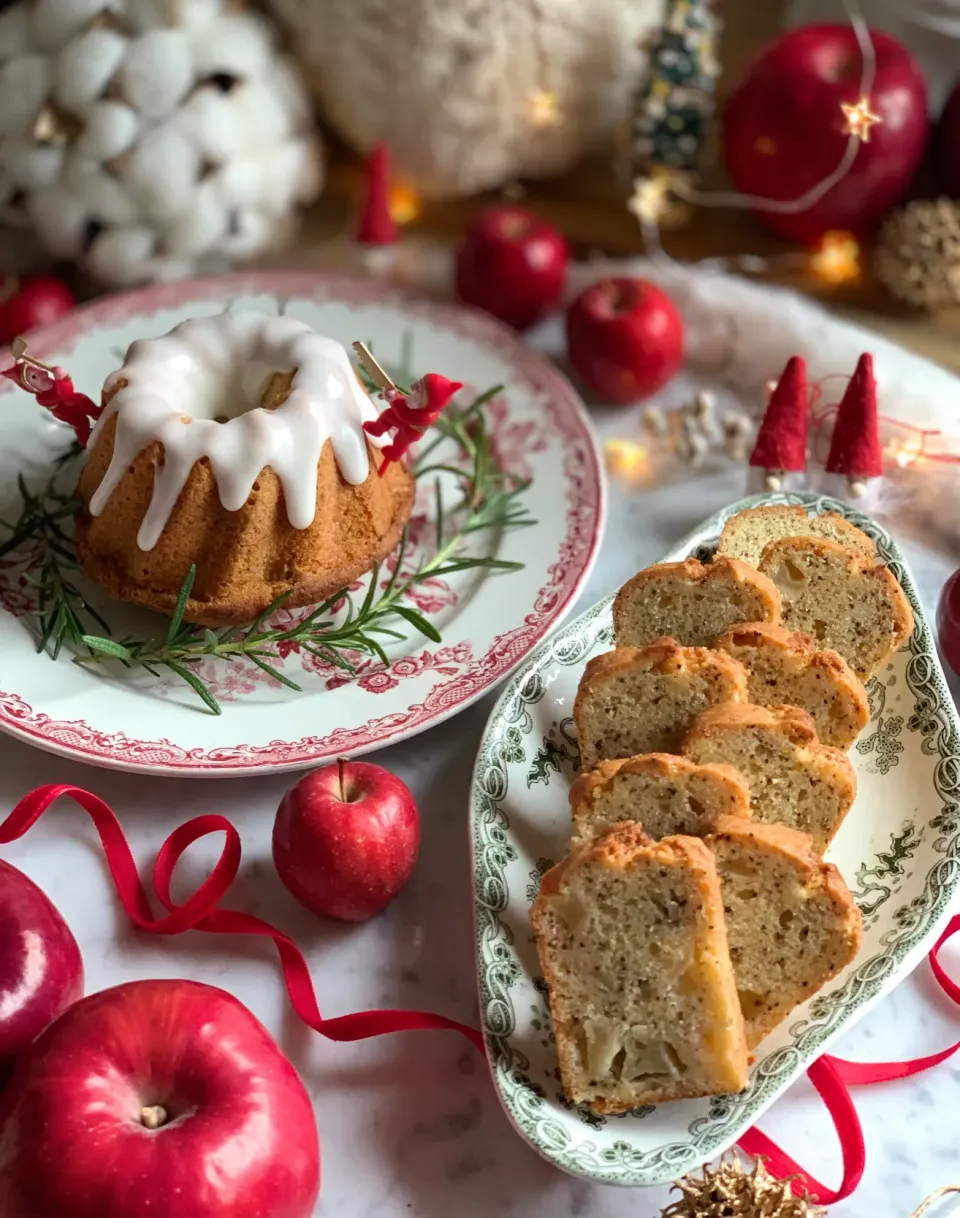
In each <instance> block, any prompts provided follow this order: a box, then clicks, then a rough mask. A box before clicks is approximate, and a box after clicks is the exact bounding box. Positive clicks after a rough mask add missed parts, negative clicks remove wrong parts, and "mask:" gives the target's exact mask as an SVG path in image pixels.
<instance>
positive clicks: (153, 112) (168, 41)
mask: <svg viewBox="0 0 960 1218" xmlns="http://www.w3.org/2000/svg"><path fill="white" fill-rule="evenodd" d="M193 80H194V77H193V63H192V57H191V54H190V45H189V43H188V41H187V36H186V34H184V32H183V31H182V30H150V31H149V32H148V33H146V34H142V35H141V36H140V37H139V38H137V39H135V40H134V42H133V43H132V44H131V46H130V49H129V51H128V53H127V56H126V58H125V59H124V61H123V67H122V68H121V70H120V83H121V86H122V88H123V95H124V98H125V99H126V100H127V101H128V102H129V103H130V104H131V105H132V106H133V107H134V109H136V110H139V111H140V113H141V114H143V115H144V116H146V117H147V118H163V117H164V116H165V115H168V114H170V113H171V111H172V110H173V109H174V108H175V107H176V106H177V104H178V103H179V102H180V101H181V99H182V98H183V97H184V95H185V94H186V92H187V90H188V89H189V88H190V86H191V85H192V84H193Z"/></svg>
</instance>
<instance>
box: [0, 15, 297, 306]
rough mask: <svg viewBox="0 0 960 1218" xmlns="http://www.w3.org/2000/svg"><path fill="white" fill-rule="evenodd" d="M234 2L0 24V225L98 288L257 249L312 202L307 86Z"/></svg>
mask: <svg viewBox="0 0 960 1218" xmlns="http://www.w3.org/2000/svg"><path fill="white" fill-rule="evenodd" d="M235 7H236V6H235V4H234V2H233V0H202V2H201V0H176V2H175V0H163V2H160V0H111V3H110V4H105V3H93V2H91V0H16V2H15V3H13V4H11V5H7V6H6V7H4V8H3V9H2V12H0V134H2V136H3V139H2V141H0V219H3V220H6V221H7V222H8V223H14V224H19V225H21V226H24V227H29V228H32V229H33V230H34V231H35V232H36V233H37V235H38V237H39V239H40V241H41V242H42V243H43V245H44V246H45V247H46V249H47V251H48V252H49V253H50V254H52V255H53V256H54V257H56V258H64V259H70V260H71V261H74V262H76V263H77V264H78V265H79V267H80V268H81V269H82V270H83V271H85V272H86V273H88V274H89V275H91V276H93V277H94V278H95V279H98V280H100V281H101V282H105V283H110V284H131V283H138V282H143V281H145V280H152V279H170V278H174V277H178V276H182V275H188V274H190V273H192V272H193V271H195V270H196V269H198V268H203V269H209V268H211V267H216V266H217V265H218V264H220V263H222V262H224V261H229V260H233V259H244V258H249V257H253V256H255V255H258V254H260V253H262V252H263V251H264V250H266V249H268V248H270V246H271V245H273V244H274V243H275V242H276V240H277V239H278V238H279V237H280V236H282V235H283V234H284V232H285V231H286V229H287V226H288V223H289V219H290V214H291V212H292V211H293V209H294V208H295V207H296V206H297V205H298V204H299V203H301V202H306V201H308V200H309V199H310V198H312V197H313V196H314V195H316V193H317V191H318V190H319V187H320V180H321V169H320V162H319V155H318V154H319V146H318V143H317V137H316V132H315V128H314V124H313V120H312V116H311V114H310V107H309V103H308V100H307V94H306V89H305V86H304V84H303V82H302V80H301V78H300V77H299V75H298V73H297V70H296V69H295V68H294V66H293V64H292V63H291V62H290V61H289V60H288V59H287V58H286V57H285V56H283V55H282V54H280V53H279V52H278V50H277V47H276V36H275V31H274V30H273V29H272V28H271V26H270V25H269V23H268V22H267V21H266V20H264V19H263V18H261V17H259V16H257V15H256V14H254V13H251V12H244V11H234V10H235Z"/></svg>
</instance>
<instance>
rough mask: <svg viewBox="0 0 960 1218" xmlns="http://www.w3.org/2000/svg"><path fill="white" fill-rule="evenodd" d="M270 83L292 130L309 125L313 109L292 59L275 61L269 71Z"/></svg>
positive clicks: (299, 129) (301, 128)
mask: <svg viewBox="0 0 960 1218" xmlns="http://www.w3.org/2000/svg"><path fill="white" fill-rule="evenodd" d="M270 84H271V86H272V88H274V89H275V90H276V93H277V96H278V97H279V98H280V101H281V103H282V105H283V107H284V109H285V110H286V112H287V116H288V118H289V120H290V123H291V125H292V126H293V128H294V130H296V131H301V130H305V129H306V128H307V127H308V126H311V125H312V116H313V110H312V106H311V103H310V95H309V94H308V93H307V89H306V86H305V85H304V83H303V78H302V77H301V76H300V73H299V72H298V71H297V69H296V68H295V67H294V65H293V62H292V60H289V59H280V60H278V61H277V63H276V64H275V65H274V66H273V68H272V69H271V72H270Z"/></svg>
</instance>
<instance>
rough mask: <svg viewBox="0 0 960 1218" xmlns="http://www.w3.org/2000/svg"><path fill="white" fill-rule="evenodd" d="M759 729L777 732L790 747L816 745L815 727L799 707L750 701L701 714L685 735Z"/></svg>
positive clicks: (725, 704)
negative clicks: (784, 738) (733, 729)
mask: <svg viewBox="0 0 960 1218" xmlns="http://www.w3.org/2000/svg"><path fill="white" fill-rule="evenodd" d="M739 727H763V728H767V729H769V730H770V731H776V732H779V733H780V734H781V735H783V736H786V738H787V739H788V740H791V741H792V742H793V743H794V744H800V745H807V746H809V745H812V744H819V741H818V739H817V725H816V724H815V723H814V721H813V716H812V715H811V714H810V713H809V711H805V710H803V708H802V707H799V706H755V705H754V703H752V702H740V703H737V702H734V703H730V704H727V703H724V704H723V705H721V706H711V707H710V708H709V710H705V711H701V712H700V714H699V715H697V718H696V721H695V722H694V725H693V727H692V728H691V729H690V732H689V734H688V736H687V740H690V739H692V738H694V737H695V736H697V735H704V734H709V733H710V732H712V731H716V730H717V729H718V728H722V729H728V728H739Z"/></svg>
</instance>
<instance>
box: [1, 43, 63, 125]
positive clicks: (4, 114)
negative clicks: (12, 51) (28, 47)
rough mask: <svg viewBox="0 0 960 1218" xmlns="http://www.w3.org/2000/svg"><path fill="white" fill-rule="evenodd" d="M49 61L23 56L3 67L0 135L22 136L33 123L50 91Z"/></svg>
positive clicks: (33, 56)
mask: <svg viewBox="0 0 960 1218" xmlns="http://www.w3.org/2000/svg"><path fill="white" fill-rule="evenodd" d="M50 85H51V71H50V61H49V60H48V59H46V58H45V57H44V56H43V55H24V56H22V57H21V58H20V59H11V60H10V62H9V63H5V64H4V65H3V67H2V68H0V135H22V134H24V133H25V132H27V131H29V130H30V129H31V128H32V127H33V124H34V121H35V119H36V117H37V113H38V112H39V110H40V108H41V107H42V106H43V104H44V102H45V101H46V100H47V97H48V95H49V92H50Z"/></svg>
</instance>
